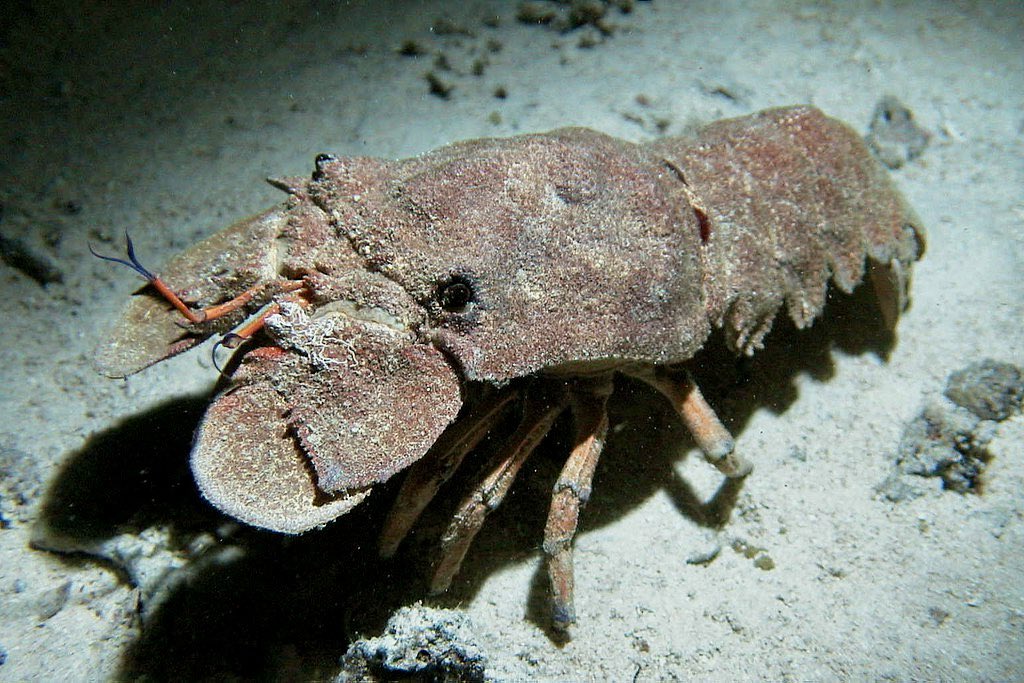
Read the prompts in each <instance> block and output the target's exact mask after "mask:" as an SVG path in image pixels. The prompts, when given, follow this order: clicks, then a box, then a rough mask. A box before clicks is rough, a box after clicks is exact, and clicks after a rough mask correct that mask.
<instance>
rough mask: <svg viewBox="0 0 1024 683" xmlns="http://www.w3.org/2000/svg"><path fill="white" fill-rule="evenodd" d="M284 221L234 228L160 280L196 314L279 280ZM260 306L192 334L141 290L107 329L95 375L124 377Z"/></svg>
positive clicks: (274, 215) (186, 255)
mask: <svg viewBox="0 0 1024 683" xmlns="http://www.w3.org/2000/svg"><path fill="white" fill-rule="evenodd" d="M287 221H288V213H287V209H286V207H284V206H283V205H282V206H278V207H275V208H273V209H270V210H269V211H265V212H264V213H261V214H259V215H257V216H253V217H252V218H248V219H246V220H243V221H239V222H238V223H235V224H234V225H232V226H231V227H229V228H227V229H225V230H222V231H220V232H218V233H217V234H215V235H213V236H211V237H208V238H207V239H205V240H203V241H202V242H199V243H198V244H196V245H195V246H193V247H191V248H189V249H187V250H185V251H184V252H182V253H181V254H179V255H178V256H176V257H174V258H173V259H171V260H170V262H168V263H167V266H166V267H165V268H163V269H162V270H161V272H160V274H159V275H160V277H161V279H162V281H163V282H166V283H167V284H168V286H169V287H172V288H174V291H175V292H176V293H177V295H178V296H180V297H181V298H182V299H184V300H185V301H186V302H188V303H191V304H193V305H195V306H196V307H197V308H203V307H205V306H210V305H213V304H218V303H221V302H223V301H225V300H227V299H230V298H232V297H234V296H236V295H238V294H241V293H242V292H244V291H246V290H248V289H251V288H253V287H258V286H259V285H261V284H269V283H271V282H273V281H275V280H276V279H279V275H278V272H277V268H278V263H277V258H278V255H277V237H278V235H280V234H281V232H282V231H283V230H284V226H285V224H286V223H287ZM94 253H95V252H94ZM97 256H99V254H97ZM102 258H107V260H118V261H119V262H120V263H125V264H126V265H129V266H130V267H132V268H133V269H135V270H136V271H137V272H139V273H140V274H141V275H143V277H146V276H147V275H149V273H148V271H146V270H145V269H144V268H142V267H141V266H138V262H137V261H136V260H135V259H134V254H130V258H131V259H132V261H131V262H130V263H129V262H126V261H123V260H120V259H110V258H108V257H102ZM147 279H148V278H147ZM268 296H269V292H268ZM264 303H266V301H265V300H263V301H261V300H259V297H257V298H256V299H254V301H253V303H252V306H250V307H243V308H240V309H239V310H238V311H236V312H235V313H234V314H233V315H228V316H224V317H223V318H221V319H218V320H216V321H211V322H210V323H209V324H205V325H203V326H202V328H201V329H198V328H197V326H189V325H188V323H187V321H186V320H185V318H183V317H182V314H181V313H180V312H179V311H178V310H176V309H175V308H173V307H172V306H171V305H170V304H169V303H168V302H167V300H166V299H165V298H163V297H162V296H160V295H159V294H158V293H157V292H155V291H154V290H153V287H152V285H151V284H147V285H146V286H144V287H142V288H141V289H139V290H138V291H137V292H136V293H135V296H133V297H132V299H131V301H130V302H129V303H128V306H127V307H126V308H125V310H124V312H123V313H122V314H121V316H120V317H119V318H118V322H117V324H116V326H115V327H114V329H113V330H112V331H111V333H110V334H109V335H108V336H107V337H106V338H105V339H104V341H103V342H102V343H101V344H100V345H99V347H98V348H97V349H96V354H95V364H96V368H97V369H98V370H99V371H100V372H101V373H102V374H104V375H106V376H108V377H114V378H120V377H127V376H128V375H132V374H134V373H136V372H139V371H140V370H143V369H145V368H147V367H149V366H150V365H153V364H154V363H158V362H160V361H162V360H164V359H166V358H170V357H171V356H175V355H177V354H179V353H182V352H184V351H187V350H189V349H190V348H192V347H193V346H196V345H197V344H200V343H202V342H203V341H204V340H205V339H206V338H208V337H210V336H212V335H214V334H219V333H224V332H226V331H228V330H230V329H231V328H232V327H234V326H235V325H238V324H239V322H241V320H242V319H244V318H245V317H246V315H248V314H249V313H251V312H252V310H253V308H255V307H258V306H260V305H262V304H264Z"/></svg>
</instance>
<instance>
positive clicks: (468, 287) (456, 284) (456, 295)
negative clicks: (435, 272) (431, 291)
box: [437, 275, 476, 313]
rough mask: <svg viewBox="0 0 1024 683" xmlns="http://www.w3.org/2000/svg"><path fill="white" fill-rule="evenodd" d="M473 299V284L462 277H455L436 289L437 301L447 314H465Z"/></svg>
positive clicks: (474, 295)
mask: <svg viewBox="0 0 1024 683" xmlns="http://www.w3.org/2000/svg"><path fill="white" fill-rule="evenodd" d="M475 298H476V294H475V292H474V290H473V284H472V283H471V282H470V281H469V280H468V279H466V278H465V277H462V276H458V275H457V276H455V277H453V278H451V279H449V280H447V281H445V282H443V283H441V286H440V287H438V292H437V300H438V302H439V303H440V304H441V308H443V309H444V310H445V311H447V312H449V313H465V312H466V311H468V310H469V307H470V304H472V303H473V301H474V299H475Z"/></svg>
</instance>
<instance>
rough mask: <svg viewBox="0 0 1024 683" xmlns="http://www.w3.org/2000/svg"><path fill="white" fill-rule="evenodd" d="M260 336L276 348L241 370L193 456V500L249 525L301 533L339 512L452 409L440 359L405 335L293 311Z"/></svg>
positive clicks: (400, 463) (456, 388)
mask: <svg viewBox="0 0 1024 683" xmlns="http://www.w3.org/2000/svg"><path fill="white" fill-rule="evenodd" d="M267 329H268V332H269V333H270V334H271V336H272V337H274V338H275V340H276V341H277V342H278V343H279V344H280V345H281V347H280V348H264V349H259V350H256V351H254V352H252V353H250V354H249V355H248V356H247V357H246V358H245V359H244V360H243V362H242V364H241V366H240V367H239V369H238V371H237V372H236V374H235V376H234V378H233V380H232V383H231V384H230V385H229V386H228V388H227V389H226V390H224V391H223V392H222V393H221V394H220V396H219V397H218V398H217V399H216V400H215V402H214V404H213V405H212V406H211V407H210V409H209V411H208V412H207V414H206V417H205V419H204V420H203V423H202V425H201V426H200V428H199V432H198V434H197V438H196V445H195V448H194V449H193V451H192V470H193V472H194V474H195V477H196V481H197V482H198V483H199V487H200V489H201V490H202V492H203V495H204V496H206V498H207V499H208V500H209V501H210V502H211V503H213V504H214V505H215V506H216V507H218V508H219V509H221V510H223V511H224V512H226V513H228V514H230V515H232V516H234V517H236V518H238V519H240V520H242V521H244V522H247V523H249V524H252V525H255V526H259V527H263V528H266V529H271V530H274V531H279V532H284V533H301V532H303V531H306V530H308V529H311V528H314V527H317V526H321V525H323V524H325V523H327V522H329V521H330V520H332V519H334V518H335V517H338V516H340V515H342V514H344V513H346V512H348V510H350V509H351V508H352V507H354V506H355V505H356V504H358V503H359V502H360V501H362V500H363V499H364V498H365V497H366V496H367V495H368V493H369V489H370V487H371V486H373V485H374V484H378V483H381V482H383V481H385V480H387V479H389V478H390V477H391V476H392V475H394V474H396V473H397V472H399V471H401V470H403V469H405V468H406V467H408V466H409V465H411V464H412V463H413V462H415V461H416V460H419V459H420V458H421V457H423V455H424V454H426V452H427V451H428V450H429V449H430V447H431V446H432V445H433V444H434V442H435V441H436V440H437V438H438V437H439V436H440V435H441V432H443V431H444V429H445V428H446V427H447V426H448V425H449V423H451V422H452V420H454V419H455V417H456V415H457V414H458V412H459V409H460V408H461V406H462V399H461V395H460V391H461V390H460V382H459V377H458V376H457V375H456V373H455V372H454V371H453V370H452V368H451V366H450V365H449V364H448V362H447V361H446V360H445V358H444V356H443V355H442V354H441V352H440V351H438V350H437V349H436V348H434V347H433V346H432V345H430V344H426V343H420V342H418V341H417V340H416V338H415V336H414V335H413V334H412V333H411V332H409V331H407V330H402V329H395V328H392V327H389V326H387V325H385V324H381V323H379V322H370V321H365V320H358V319H354V318H350V317H348V316H347V315H344V314H342V313H333V314H326V315H320V316H317V317H315V318H313V319H310V318H309V317H308V316H307V315H306V313H305V312H304V311H303V310H302V309H301V308H300V307H298V306H294V307H292V306H285V307H284V310H283V312H282V313H281V314H280V315H275V316H271V317H270V318H269V319H268V321H267ZM284 349H287V350H284Z"/></svg>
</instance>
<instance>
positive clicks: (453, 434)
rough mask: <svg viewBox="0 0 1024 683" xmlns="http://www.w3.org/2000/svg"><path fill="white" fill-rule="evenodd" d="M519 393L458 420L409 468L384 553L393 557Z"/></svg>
mask: <svg viewBox="0 0 1024 683" xmlns="http://www.w3.org/2000/svg"><path fill="white" fill-rule="evenodd" d="M518 395H519V392H518V391H516V390H508V391H503V392H502V393H500V394H498V395H496V396H490V397H488V399H487V400H486V401H485V402H483V403H482V404H481V405H480V406H478V408H477V409H476V410H474V411H473V412H471V413H470V414H469V415H467V416H466V417H465V419H462V420H459V422H457V423H455V424H454V425H453V426H452V427H451V428H450V429H449V430H448V432H446V433H445V435H444V436H442V437H441V438H442V439H443V440H444V442H443V443H441V444H438V447H437V448H435V450H434V452H433V453H431V454H429V455H427V456H426V457H425V458H423V459H422V460H420V461H418V462H417V463H416V464H415V465H413V466H412V467H411V468H410V469H409V473H408V474H406V475H405V480H404V481H403V482H402V488H401V489H400V490H399V491H398V496H396V497H395V502H394V504H393V505H392V506H391V511H390V512H389V513H388V517H387V520H385V522H384V530H383V531H382V532H381V535H380V545H379V548H380V554H381V556H382V557H391V556H392V555H394V554H395V551H396V550H397V549H398V546H399V544H400V543H401V542H402V540H403V539H404V538H405V536H406V534H408V533H409V529H411V528H412V526H413V524H415V523H416V520H417V519H418V518H419V516H420V514H421V513H422V512H423V510H424V508H426V507H427V505H429V504H430V501H431V500H433V499H434V496H435V495H436V494H437V491H438V489H439V488H440V487H441V485H442V484H444V482H446V481H447V480H448V478H449V477H451V475H452V474H453V473H454V472H455V470H456V469H458V467H459V465H461V464H462V461H463V459H464V458H465V457H466V455H467V454H468V453H469V452H470V451H472V450H473V449H474V448H476V446H477V444H479V443H480V441H481V440H483V438H484V437H485V436H486V435H487V432H488V431H490V429H491V428H492V427H493V426H494V425H495V423H497V422H498V420H499V419H501V417H502V416H503V415H504V414H505V409H506V408H507V407H508V405H509V404H510V403H511V402H512V401H513V400H514V399H515V398H516V397H517V396H518Z"/></svg>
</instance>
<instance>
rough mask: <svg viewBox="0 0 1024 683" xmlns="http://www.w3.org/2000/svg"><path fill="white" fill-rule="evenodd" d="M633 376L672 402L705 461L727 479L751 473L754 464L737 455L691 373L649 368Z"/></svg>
mask: <svg viewBox="0 0 1024 683" xmlns="http://www.w3.org/2000/svg"><path fill="white" fill-rule="evenodd" d="M629 374H630V375H632V376H634V377H636V378H638V379H642V380H643V381H644V382H647V383H648V384H650V385H651V386H652V387H654V388H655V389H657V390H658V391H660V392H661V393H662V394H663V395H664V396H665V398H667V399H668V400H669V401H670V402H671V403H672V407H674V408H675V409H676V412H677V413H679V417H680V418H682V420H683V423H684V424H685V425H686V427H687V428H688V429H689V430H690V433H691V434H692V435H693V438H694V440H695V441H696V442H697V445H698V446H699V447H700V450H701V451H702V452H703V453H704V459H705V460H707V461H708V462H709V463H711V464H712V465H714V466H715V467H717V468H718V470H719V471H720V472H721V473H722V474H724V475H725V476H727V477H733V478H735V477H745V476H746V475H748V474H750V470H751V469H752V466H751V464H750V463H749V462H748V461H747V460H746V459H745V458H743V457H742V456H740V455H738V454H736V453H735V451H734V449H735V446H736V444H735V442H734V441H733V438H732V435H731V434H729V430H727V429H726V428H725V425H723V424H722V422H721V421H720V420H719V419H718V416H717V415H715V411H714V410H713V409H712V408H711V406H709V405H708V402H707V401H705V400H704V396H703V394H701V393H700V389H699V388H697V385H696V384H695V383H694V381H693V379H692V378H691V377H690V375H689V373H687V372H680V371H670V370H667V369H665V368H650V369H647V368H645V369H642V370H632V371H630V373H629Z"/></svg>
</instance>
